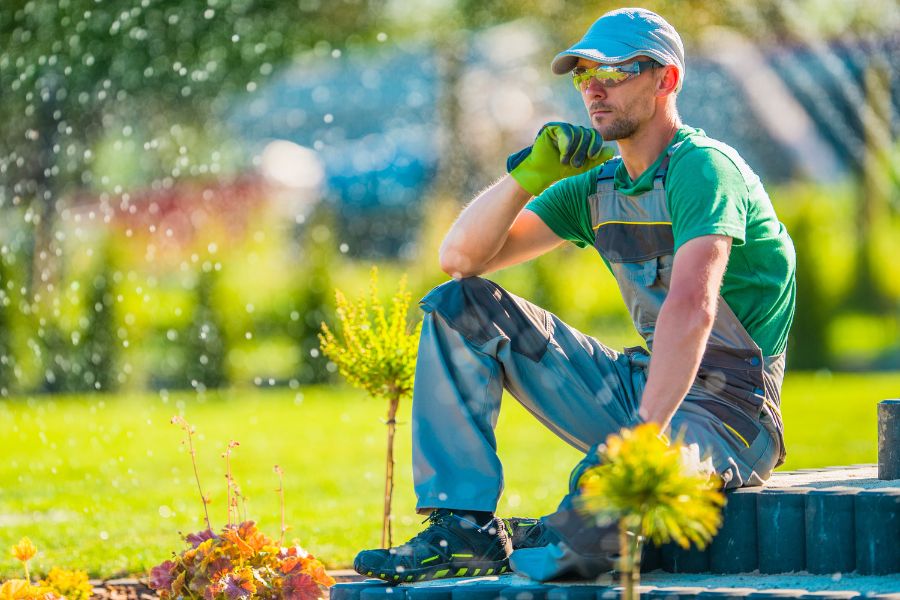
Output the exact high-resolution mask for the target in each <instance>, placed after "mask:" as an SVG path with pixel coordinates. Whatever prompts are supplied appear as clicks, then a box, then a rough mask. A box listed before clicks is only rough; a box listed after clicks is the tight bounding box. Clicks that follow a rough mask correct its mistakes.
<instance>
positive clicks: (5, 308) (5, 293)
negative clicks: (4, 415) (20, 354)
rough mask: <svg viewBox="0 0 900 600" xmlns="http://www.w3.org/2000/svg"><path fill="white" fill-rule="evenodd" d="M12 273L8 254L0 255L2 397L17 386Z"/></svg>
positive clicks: (0, 380)
mask: <svg viewBox="0 0 900 600" xmlns="http://www.w3.org/2000/svg"><path fill="white" fill-rule="evenodd" d="M11 273H12V268H10V266H8V265H7V264H6V253H2V254H0V397H5V396H8V395H9V393H10V391H11V390H12V389H13V388H14V385H15V368H16V358H15V353H14V347H13V334H12V327H13V318H12V317H13V315H12V312H13V303H12V293H13V281H12V277H11Z"/></svg>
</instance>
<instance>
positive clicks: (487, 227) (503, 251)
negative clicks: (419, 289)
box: [440, 175, 563, 279]
mask: <svg viewBox="0 0 900 600" xmlns="http://www.w3.org/2000/svg"><path fill="white" fill-rule="evenodd" d="M530 199H531V194H529V193H528V192H526V191H525V190H524V189H522V187H521V186H520V185H519V184H518V183H516V180H515V179H513V178H512V177H510V176H509V175H506V176H504V177H503V179H501V180H500V181H498V182H497V183H495V184H494V185H492V186H491V187H489V188H488V189H486V190H485V191H484V192H482V193H481V194H479V195H478V197H476V198H475V200H473V201H472V202H471V203H470V204H469V205H468V206H466V208H465V209H464V210H463V211H462V213H460V215H459V217H458V218H457V219H456V222H455V223H454V224H453V226H452V227H451V228H450V231H449V232H447V235H446V237H444V241H443V243H442V244H441V249H440V262H441V269H443V270H444V272H445V273H447V274H448V275H450V276H451V277H453V278H454V279H461V278H463V277H472V276H475V275H481V274H483V273H488V272H491V271H496V270H497V269H501V268H503V267H508V266H510V265H514V264H518V263H520V262H524V261H526V260H530V259H532V258H535V257H537V256H540V255H541V254H544V253H545V252H547V251H549V250H552V249H553V248H555V247H557V246H559V245H560V244H562V242H563V240H562V239H561V238H560V237H559V236H557V235H556V234H555V233H553V230H551V229H550V228H549V227H548V226H547V225H546V224H545V223H544V222H543V220H541V218H540V217H538V216H537V215H536V214H534V213H533V212H531V211H528V210H523V208H524V206H525V204H526V203H527V202H528V200H530Z"/></svg>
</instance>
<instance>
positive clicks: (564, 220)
mask: <svg viewBox="0 0 900 600" xmlns="http://www.w3.org/2000/svg"><path fill="white" fill-rule="evenodd" d="M679 142H681V145H680V146H679V147H678V148H677V149H676V150H675V152H674V153H673V154H672V157H671V159H670V162H669V171H668V174H667V176H666V182H665V188H666V203H667V208H668V210H669V214H670V215H671V217H672V232H673V235H674V238H675V252H676V253H677V252H678V248H680V247H681V246H682V245H683V244H684V243H685V242H687V241H688V240H690V239H693V238H695V237H699V236H703V235H713V234H718V235H727V236H730V237H731V238H732V248H731V256H730V257H729V259H728V269H727V271H726V272H725V277H724V280H723V282H722V289H721V294H722V297H723V298H724V299H725V301H726V302H727V303H728V306H729V307H731V310H732V311H734V313H735V315H736V316H737V317H738V319H739V320H740V321H741V323H742V324H743V326H744V328H745V329H746V330H747V332H748V333H749V334H750V336H751V337H752V338H753V340H754V341H755V342H756V343H757V344H758V345H759V347H760V348H762V350H763V353H764V354H765V355H773V354H780V353H781V352H783V351H784V349H785V347H786V345H787V336H788V330H789V329H790V326H791V321H792V320H793V317H794V304H795V296H796V285H795V282H794V271H795V265H796V257H795V254H794V246H793V243H792V242H791V238H790V237H789V236H788V233H787V231H786V230H785V228H784V225H782V224H781V223H780V222H779V221H778V218H777V217H776V215H775V210H774V209H773V208H772V202H771V201H770V200H769V196H768V194H766V191H765V190H764V189H763V186H762V183H761V182H760V180H759V177H758V176H757V175H756V174H755V173H754V172H753V171H752V170H751V169H750V167H749V166H748V165H747V163H745V162H744V161H743V159H741V157H740V156H739V155H738V153H737V152H736V151H735V150H734V149H733V148H731V147H730V146H727V145H725V144H723V143H721V142H718V141H716V140H713V139H710V138H708V137H707V136H706V134H705V133H703V131H701V130H699V129H693V128H691V127H682V128H681V129H679V131H678V133H677V134H676V135H675V137H674V139H673V140H672V144H676V143H679ZM665 155H666V152H665V151H664V152H663V153H662V154H661V155H660V156H659V158H658V159H657V161H656V162H655V163H654V164H653V165H651V166H650V168H648V169H647V170H646V171H645V172H644V173H642V174H641V175H640V176H639V177H638V178H637V179H636V180H634V181H632V180H631V177H630V176H629V175H628V171H627V170H626V169H625V165H624V163H623V164H621V165H619V168H618V169H617V170H616V173H615V188H616V189H617V190H618V191H619V192H621V193H623V194H625V195H628V196H635V195H638V194H641V193H643V192H646V191H648V190H650V189H652V188H653V179H654V177H655V175H656V171H657V169H658V168H659V165H660V164H661V162H662V160H663V158H664V157H665ZM600 168H601V167H595V168H594V169H592V170H590V171H587V172H585V173H582V174H580V175H576V176H574V177H569V178H567V179H563V180H562V181H559V182H557V183H556V184H555V185H553V186H551V187H550V188H548V189H547V190H546V191H544V192H543V193H542V194H541V195H540V196H538V197H537V198H535V199H533V200H532V201H531V202H529V203H528V204H527V205H526V207H525V208H527V209H528V210H531V211H532V212H534V213H535V214H537V215H538V216H539V217H541V219H542V220H543V221H544V222H545V223H546V224H547V226H548V227H550V229H552V230H553V231H554V232H555V233H556V235H558V236H560V237H561V238H563V239H566V240H569V241H571V242H573V243H574V244H576V245H577V246H579V247H581V248H584V247H586V246H593V244H594V230H593V227H592V223H591V209H590V205H589V202H588V197H589V196H591V195H592V194H594V193H595V192H596V191H597V174H598V171H599V169H600Z"/></svg>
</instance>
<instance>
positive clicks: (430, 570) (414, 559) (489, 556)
mask: <svg viewBox="0 0 900 600" xmlns="http://www.w3.org/2000/svg"><path fill="white" fill-rule="evenodd" d="M427 520H428V521H429V524H428V527H426V528H425V531H423V532H421V533H420V534H418V535H417V536H415V537H414V538H412V539H411V540H409V541H408V542H406V543H405V544H403V545H402V546H398V547H396V548H391V549H389V550H363V551H362V552H360V553H359V554H357V555H356V559H355V560H354V561H353V568H354V569H355V570H356V572H357V573H359V574H360V575H365V576H367V577H377V578H378V579H383V580H384V581H388V582H390V583H407V582H411V581H424V580H430V579H442V578H445V577H478V576H487V575H497V574H500V573H506V572H507V571H509V563H508V562H507V556H508V555H509V553H510V552H511V549H510V547H509V537H508V535H507V533H506V527H505V526H504V525H503V521H501V520H500V519H497V518H494V519H492V520H491V521H490V522H489V523H487V524H486V525H483V526H479V525H478V524H476V523H474V522H473V521H470V520H468V519H466V518H465V517H463V516H460V515H457V514H455V513H453V512H451V511H449V510H446V509H438V510H436V511H434V512H432V513H431V515H430V516H429V517H428V519H427ZM423 522H424V521H423Z"/></svg>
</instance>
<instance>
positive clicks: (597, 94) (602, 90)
mask: <svg viewBox="0 0 900 600" xmlns="http://www.w3.org/2000/svg"><path fill="white" fill-rule="evenodd" d="M583 93H584V95H585V96H587V97H588V98H606V93H607V89H606V86H604V85H601V84H600V82H599V81H597V78H596V77H591V80H590V81H588V83H587V87H585V88H584V92H583Z"/></svg>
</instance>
